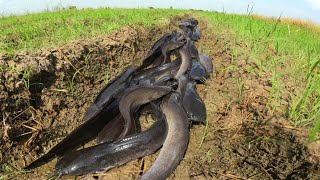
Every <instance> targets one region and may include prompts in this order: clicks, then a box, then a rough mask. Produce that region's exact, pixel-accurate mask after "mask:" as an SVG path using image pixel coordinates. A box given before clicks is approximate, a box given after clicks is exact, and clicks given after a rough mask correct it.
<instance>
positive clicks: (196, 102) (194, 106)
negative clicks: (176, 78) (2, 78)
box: [181, 80, 207, 125]
mask: <svg viewBox="0 0 320 180" xmlns="http://www.w3.org/2000/svg"><path fill="white" fill-rule="evenodd" d="M184 83H186V84H185V85H183V86H184V88H185V89H182V90H181V92H182V95H181V96H182V98H181V100H182V101H181V102H182V106H183V108H184V110H185V111H186V113H187V114H188V118H189V120H190V121H192V122H197V123H201V124H204V125H205V124H206V119H207V113H206V107H205V105H204V102H203V101H202V99H201V97H200V96H199V95H198V93H197V91H196V89H195V85H196V82H194V81H190V80H187V81H184Z"/></svg>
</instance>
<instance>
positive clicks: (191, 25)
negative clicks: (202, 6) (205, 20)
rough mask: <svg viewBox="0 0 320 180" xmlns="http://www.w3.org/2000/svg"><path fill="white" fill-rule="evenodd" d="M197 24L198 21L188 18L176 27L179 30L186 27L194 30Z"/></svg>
mask: <svg viewBox="0 0 320 180" xmlns="http://www.w3.org/2000/svg"><path fill="white" fill-rule="evenodd" d="M198 24H199V22H198V20H196V19H194V18H188V19H185V20H183V21H181V22H180V23H179V25H178V27H179V28H183V27H188V28H192V29H193V28H195V27H196V26H197V25H198Z"/></svg>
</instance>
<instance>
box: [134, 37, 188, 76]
mask: <svg viewBox="0 0 320 180" xmlns="http://www.w3.org/2000/svg"><path fill="white" fill-rule="evenodd" d="M177 40H182V39H181V36H180V33H177V32H172V33H171V34H165V35H164V36H163V37H162V38H161V39H159V40H158V41H157V42H156V43H155V44H154V45H153V47H152V49H151V50H150V52H149V53H148V56H147V57H146V58H145V59H144V60H143V62H142V65H141V66H140V67H139V68H138V69H137V71H138V72H139V71H140V70H142V69H144V68H147V67H148V66H150V65H152V64H154V63H158V60H157V58H158V57H159V56H161V55H162V51H161V49H162V47H163V46H164V45H165V44H166V43H168V42H176V41H177ZM156 60H157V61H156ZM153 66H155V65H153Z"/></svg>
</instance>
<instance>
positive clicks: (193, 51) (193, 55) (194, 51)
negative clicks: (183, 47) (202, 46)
mask: <svg viewBox="0 0 320 180" xmlns="http://www.w3.org/2000/svg"><path fill="white" fill-rule="evenodd" d="M188 50H189V52H190V56H191V58H192V59H198V57H199V52H198V50H197V48H196V46H195V45H194V42H193V41H192V40H189V43H188Z"/></svg>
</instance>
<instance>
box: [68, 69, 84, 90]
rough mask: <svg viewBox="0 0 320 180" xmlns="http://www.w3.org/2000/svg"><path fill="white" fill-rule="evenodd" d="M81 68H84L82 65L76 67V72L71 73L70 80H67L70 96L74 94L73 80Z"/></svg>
mask: <svg viewBox="0 0 320 180" xmlns="http://www.w3.org/2000/svg"><path fill="white" fill-rule="evenodd" d="M83 68H84V67H82V68H80V69H77V70H76V72H75V73H74V74H73V76H72V78H71V80H69V90H70V92H71V95H72V96H73V95H74V91H75V84H74V80H75V78H76V76H77V74H79V73H80V71H81V70H82V69H83Z"/></svg>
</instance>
